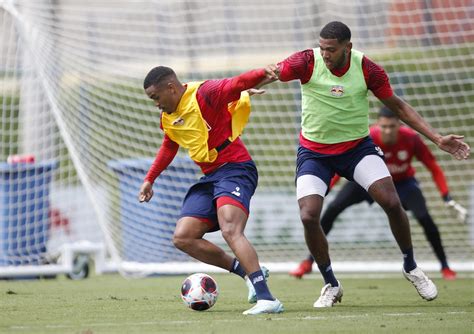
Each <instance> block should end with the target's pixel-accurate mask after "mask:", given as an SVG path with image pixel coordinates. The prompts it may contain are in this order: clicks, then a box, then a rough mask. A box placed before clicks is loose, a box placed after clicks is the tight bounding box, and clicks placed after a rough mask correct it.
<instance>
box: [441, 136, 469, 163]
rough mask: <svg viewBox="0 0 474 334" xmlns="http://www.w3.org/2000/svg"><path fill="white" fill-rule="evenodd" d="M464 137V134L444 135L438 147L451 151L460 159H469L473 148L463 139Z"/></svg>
mask: <svg viewBox="0 0 474 334" xmlns="http://www.w3.org/2000/svg"><path fill="white" fill-rule="evenodd" d="M463 138H464V136H457V135H447V136H442V137H441V140H440V141H439V143H438V147H439V148H440V149H442V150H443V151H446V152H448V153H451V154H452V155H453V156H454V157H455V158H456V159H458V160H463V159H467V158H468V157H469V153H470V151H471V148H470V147H469V145H468V144H466V143H465V142H463V141H462V139H463Z"/></svg>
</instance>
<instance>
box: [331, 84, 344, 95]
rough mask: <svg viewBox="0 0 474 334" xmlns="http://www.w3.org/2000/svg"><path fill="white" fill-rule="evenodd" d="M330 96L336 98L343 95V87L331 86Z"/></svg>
mask: <svg viewBox="0 0 474 334" xmlns="http://www.w3.org/2000/svg"><path fill="white" fill-rule="evenodd" d="M331 95H332V96H336V97H341V96H342V95H344V87H343V86H332V87H331Z"/></svg>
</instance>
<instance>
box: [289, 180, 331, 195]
mask: <svg viewBox="0 0 474 334" xmlns="http://www.w3.org/2000/svg"><path fill="white" fill-rule="evenodd" d="M327 190H328V186H327V185H326V183H324V181H323V180H321V179H320V178H319V177H317V176H315V175H310V174H307V175H301V176H300V177H298V178H297V179H296V198H297V199H300V198H303V197H305V196H309V195H319V196H321V197H324V196H326V191H327Z"/></svg>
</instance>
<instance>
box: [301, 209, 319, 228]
mask: <svg viewBox="0 0 474 334" xmlns="http://www.w3.org/2000/svg"><path fill="white" fill-rule="evenodd" d="M300 217H301V222H302V223H303V226H304V228H305V229H314V228H319V214H318V213H317V212H316V211H314V210H308V209H301V210H300Z"/></svg>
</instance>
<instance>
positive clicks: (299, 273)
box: [289, 259, 313, 278]
mask: <svg viewBox="0 0 474 334" xmlns="http://www.w3.org/2000/svg"><path fill="white" fill-rule="evenodd" d="M312 271H313V261H311V260H309V259H306V260H303V261H302V262H301V263H300V264H299V265H298V267H296V268H295V269H293V270H292V271H290V272H289V274H290V276H293V277H296V278H302V277H303V276H304V275H306V274H309V273H311V272H312Z"/></svg>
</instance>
